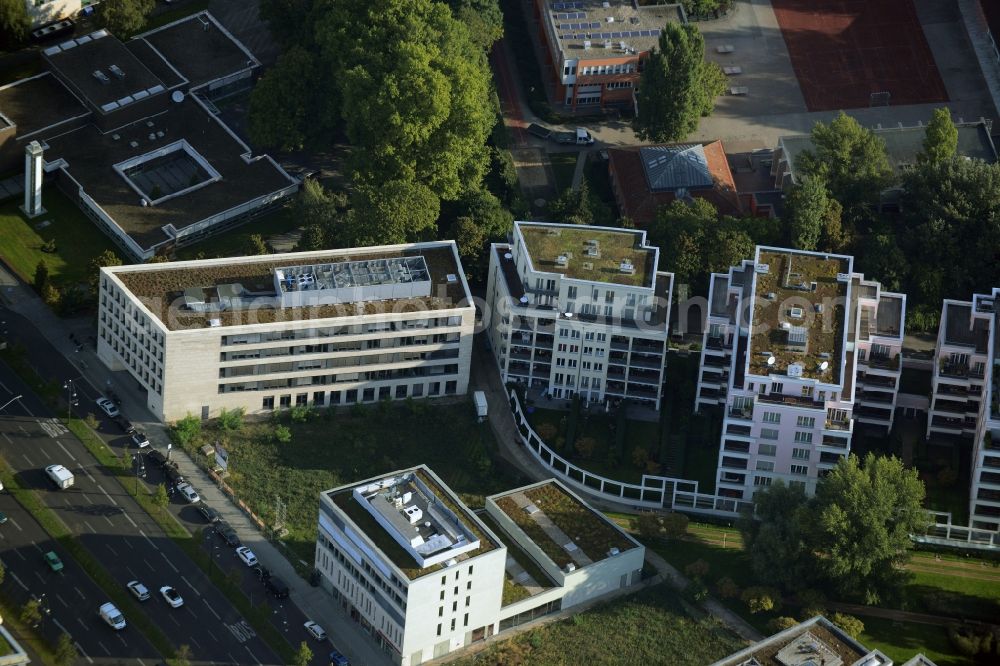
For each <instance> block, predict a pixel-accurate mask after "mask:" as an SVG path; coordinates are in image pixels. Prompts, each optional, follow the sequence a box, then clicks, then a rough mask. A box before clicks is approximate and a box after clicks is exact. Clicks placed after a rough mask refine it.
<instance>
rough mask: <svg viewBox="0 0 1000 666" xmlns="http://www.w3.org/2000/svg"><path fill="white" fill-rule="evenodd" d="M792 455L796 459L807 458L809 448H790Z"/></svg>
mask: <svg viewBox="0 0 1000 666" xmlns="http://www.w3.org/2000/svg"><path fill="white" fill-rule="evenodd" d="M792 457H793V458H795V459H796V460H809V449H792Z"/></svg>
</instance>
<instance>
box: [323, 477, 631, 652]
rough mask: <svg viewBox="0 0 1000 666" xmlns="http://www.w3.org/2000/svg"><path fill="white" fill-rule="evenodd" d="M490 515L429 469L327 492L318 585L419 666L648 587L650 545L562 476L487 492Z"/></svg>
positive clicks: (376, 637)
mask: <svg viewBox="0 0 1000 666" xmlns="http://www.w3.org/2000/svg"><path fill="white" fill-rule="evenodd" d="M486 513H487V515H486V516H484V517H482V518H480V517H479V516H477V515H476V514H474V513H473V512H472V511H470V510H469V509H468V507H466V506H465V505H464V504H463V503H462V501H461V500H460V499H459V498H458V497H457V496H456V495H455V494H454V493H453V492H452V491H451V490H450V489H449V488H448V487H447V486H446V485H445V484H444V482H442V481H441V479H439V478H438V477H437V476H436V475H435V474H434V473H433V472H432V471H431V470H430V469H428V468H427V467H426V466H424V465H421V466H419V467H414V468H412V469H408V470H402V471H398V472H393V473H392V474H388V475H385V476H380V477H375V478H372V479H368V480H366V481H361V482H359V483H353V484H348V485H346V486H342V487H340V488H335V489H333V490H330V491H327V492H324V493H322V494H321V495H320V512H319V537H318V539H317V542H316V569H317V570H318V571H320V573H321V575H322V581H321V583H320V585H321V586H322V587H323V589H325V590H327V591H328V592H329V593H330V594H331V595H333V597H334V599H336V600H337V602H338V603H340V604H341V605H342V606H343V608H344V610H345V611H346V612H347V613H348V615H349V616H350V617H351V618H353V619H354V620H355V621H356V622H357V623H358V625H359V626H360V628H361V629H362V630H363V631H365V632H366V633H368V634H369V635H370V636H371V637H372V638H373V639H374V640H375V642H376V643H377V644H378V645H379V646H380V647H381V648H383V649H384V650H385V651H386V653H388V654H389V655H390V656H391V657H392V660H393V662H394V663H396V664H400V665H401V666H416V665H417V664H421V663H423V662H425V661H429V660H430V659H435V658H438V657H442V656H444V655H447V654H449V653H451V652H454V651H455V650H458V649H461V648H463V647H465V646H468V645H471V644H472V643H475V642H477V641H481V640H484V639H486V638H489V637H490V636H492V635H494V634H495V633H498V632H500V631H502V630H505V629H509V628H511V627H514V626H517V625H519V624H522V623H524V622H528V621H530V620H532V619H535V618H538V617H541V616H543V615H546V614H549V613H554V612H557V611H560V610H564V609H566V608H570V607H572V606H575V605H577V604H580V603H583V602H585V601H589V600H592V599H595V598H597V597H600V596H603V595H606V594H608V593H610V592H614V591H617V590H620V589H623V588H626V587H629V586H631V585H634V584H635V583H638V582H639V579H640V577H641V574H642V562H643V557H644V555H645V549H644V548H643V546H642V545H641V544H640V543H639V542H638V541H636V540H635V539H633V538H632V537H631V536H629V535H628V534H626V533H625V532H623V531H622V530H621V529H620V528H618V527H617V526H616V525H614V523H612V522H611V521H610V520H608V519H607V518H606V517H604V516H603V515H601V514H600V513H598V512H597V511H595V510H593V509H592V508H590V507H589V506H588V505H587V504H586V503H585V502H583V500H581V499H580V498H579V497H578V496H577V495H575V494H574V493H573V492H571V491H570V490H569V489H568V488H566V486H564V485H563V484H561V483H559V482H557V481H552V480H550V481H544V482H542V483H536V484H532V485H530V486H525V487H523V488H517V489H515V490H511V491H509V492H506V493H501V494H499V495H493V496H492V497H488V498H487V500H486ZM487 522H488V524H487ZM494 525H495V526H496V527H492V526H494ZM576 532H580V535H576ZM570 533H573V534H574V536H573V537H572V538H571V537H570V536H568V534H570ZM501 539H503V540H501ZM504 542H506V544H508V545H509V546H512V547H508V545H505V543H504ZM529 560H530V561H532V562H533V564H528V561H529ZM522 564H528V569H531V570H533V571H536V573H535V574H534V576H537V577H538V578H544V579H542V580H538V579H536V578H535V577H533V576H532V574H530V573H528V571H527V570H526V569H525V568H523V567H522ZM539 568H540V569H539ZM539 571H540V573H537V572H539ZM515 589H516V590H517V591H518V593H517V594H511V592H512V591H513V590H515Z"/></svg>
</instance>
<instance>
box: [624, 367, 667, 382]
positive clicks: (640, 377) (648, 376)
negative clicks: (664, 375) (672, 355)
mask: <svg viewBox="0 0 1000 666" xmlns="http://www.w3.org/2000/svg"><path fill="white" fill-rule="evenodd" d="M628 380H629V381H630V382H640V383H642V384H652V385H653V386H659V385H660V373H658V372H646V371H643V370H635V369H634V368H633V369H632V370H629V373H628Z"/></svg>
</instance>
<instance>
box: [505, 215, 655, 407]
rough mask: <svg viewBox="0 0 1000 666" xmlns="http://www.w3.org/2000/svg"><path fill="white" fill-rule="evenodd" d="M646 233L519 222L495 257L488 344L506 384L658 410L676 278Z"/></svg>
mask: <svg viewBox="0 0 1000 666" xmlns="http://www.w3.org/2000/svg"><path fill="white" fill-rule="evenodd" d="M658 260H659V250H658V249H657V248H655V247H651V246H649V245H646V233H645V232H644V231H633V230H628V229H614V228H609V227H592V226H584V225H573V224H548V223H539V222H515V223H514V231H513V240H512V242H511V244H509V245H506V244H494V245H493V246H492V248H491V251H490V269H489V277H488V280H487V302H488V303H489V304H490V305H491V306H492V309H493V312H492V323H491V325H490V327H489V336H490V344H491V347H492V349H493V353H494V355H495V356H496V359H497V363H498V365H499V367H500V373H501V376H502V377H503V380H504V382H516V383H519V384H524V385H526V386H527V387H528V390H529V392H537V393H547V394H548V395H549V396H551V397H553V398H557V399H569V398H572V397H573V396H574V395H579V396H580V397H581V398H583V399H584V400H588V401H597V402H602V401H604V400H606V399H621V398H627V399H629V400H631V401H633V402H638V403H645V404H647V405H649V406H650V407H653V408H658V407H659V403H660V397H661V395H662V388H661V387H662V384H663V379H664V370H665V367H666V352H667V329H668V324H669V321H670V294H671V289H672V287H673V275H672V274H671V273H665V272H661V271H657V269H656V268H657V262H658Z"/></svg>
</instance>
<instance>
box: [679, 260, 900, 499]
mask: <svg viewBox="0 0 1000 666" xmlns="http://www.w3.org/2000/svg"><path fill="white" fill-rule="evenodd" d="M708 300H709V303H708V308H709V312H708V316H707V322H706V324H707V325H706V327H705V334H704V340H703V343H704V344H703V347H702V354H701V365H700V368H699V376H698V393H697V399H696V403H695V410H696V411H697V410H698V409H699V408H701V407H706V406H712V405H722V406H724V407H725V412H724V416H723V419H724V420H723V430H722V441H721V444H720V450H719V462H718V477H717V488H718V490H717V492H718V494H720V495H722V496H725V497H731V498H733V499H734V500H737V501H748V500H750V499H752V497H753V493H754V491H755V489H756V488H759V487H762V486H769V485H771V483H772V482H773V481H774V480H775V479H782V480H784V481H785V482H786V483H788V484H791V485H798V486H801V487H802V488H804V489H805V490H806V492H808V493H810V494H811V493H812V492H813V491H814V489H815V486H816V480H817V479H818V478H819V477H820V476H821V475H822V474H824V473H825V472H826V471H828V470H829V469H831V468H833V467H834V466H835V465H836V464H837V461H839V460H840V458H841V457H842V456H845V455H847V453H848V452H849V451H850V447H851V435H852V433H853V432H854V429H855V424H856V423H863V424H867V425H866V427H871V428H874V429H877V430H878V431H879V432H882V433H888V431H889V429H890V428H891V427H892V423H893V415H894V410H895V402H896V396H897V393H898V391H899V376H900V352H901V349H902V343H903V322H904V320H905V313H906V297H905V296H904V295H903V294H896V293H889V292H885V291H882V288H881V285H879V283H878V282H875V281H873V280H866V279H865V278H864V276H863V275H862V274H860V273H855V272H854V271H853V257H850V256H845V255H833V254H822V253H817V252H805V251H801V250H790V249H784V248H774V247H762V246H761V247H758V248H757V250H756V253H755V256H754V259H753V260H745V261H743V263H742V264H741V265H740V266H734V267H732V268H730V269H729V273H728V274H726V273H716V274H713V275H712V281H711V286H710V289H709V298H708Z"/></svg>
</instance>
